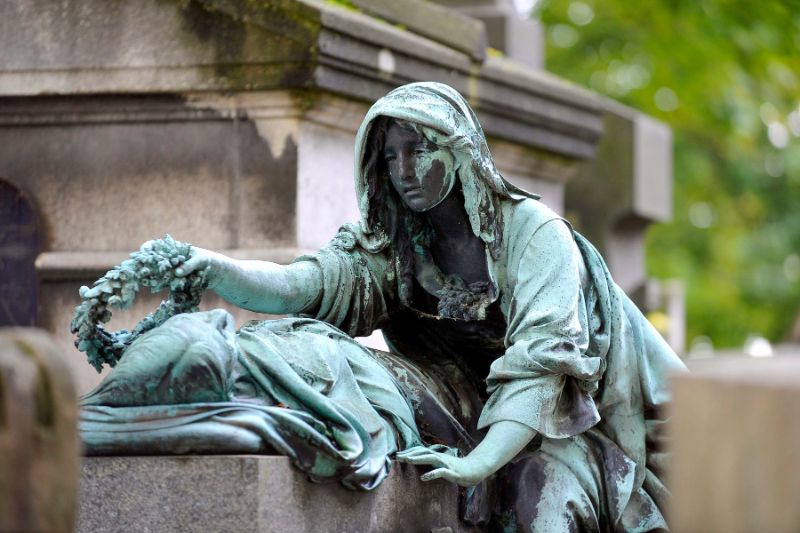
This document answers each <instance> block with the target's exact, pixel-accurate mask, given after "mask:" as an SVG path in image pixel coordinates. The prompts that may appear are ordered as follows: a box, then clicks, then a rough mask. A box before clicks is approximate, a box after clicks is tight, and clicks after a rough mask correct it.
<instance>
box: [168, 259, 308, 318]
mask: <svg viewBox="0 0 800 533" xmlns="http://www.w3.org/2000/svg"><path fill="white" fill-rule="evenodd" d="M200 269H207V270H206V280H207V281H208V287H209V288H210V289H212V290H213V291H214V292H216V293H217V294H219V295H220V296H222V297H223V298H224V299H225V300H227V301H228V302H230V303H232V304H234V305H236V306H238V307H241V308H243V309H248V310H250V311H256V312H259V313H270V314H291V313H299V312H301V311H304V310H306V309H308V308H309V307H311V306H313V305H314V304H315V303H316V302H317V300H318V299H319V297H320V292H321V290H322V272H321V271H320V269H319V267H318V266H317V265H316V264H315V263H313V262H312V261H299V262H297V263H292V264H290V265H278V264H275V263H270V262H269V261H245V260H238V259H232V258H230V257H227V256H225V255H223V254H220V253H217V252H212V251H211V250H206V249H203V248H198V247H196V246H193V247H192V257H191V258H189V259H188V260H187V261H186V262H185V263H184V264H183V265H182V266H180V267H179V268H177V269H176V270H175V273H176V274H177V275H178V276H185V275H187V274H189V273H190V272H193V271H195V270H200Z"/></svg>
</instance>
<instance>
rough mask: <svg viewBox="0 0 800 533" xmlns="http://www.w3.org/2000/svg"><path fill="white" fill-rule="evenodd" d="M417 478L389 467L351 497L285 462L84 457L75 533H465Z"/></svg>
mask: <svg viewBox="0 0 800 533" xmlns="http://www.w3.org/2000/svg"><path fill="white" fill-rule="evenodd" d="M420 475H421V471H419V470H417V468H416V467H413V466H410V465H399V464H397V463H395V464H393V465H392V472H391V474H390V476H389V477H388V478H387V479H386V480H384V482H383V483H382V484H381V485H380V486H379V487H378V488H376V489H375V490H373V491H369V492H364V491H358V492H356V491H350V490H347V489H345V488H344V487H342V486H341V485H339V484H324V485H319V484H314V483H311V482H310V481H308V480H307V479H306V478H305V476H304V475H303V474H302V473H301V472H300V471H299V470H297V469H296V468H294V467H292V465H291V464H290V462H289V459H287V458H286V457H271V456H269V457H265V456H232V455H220V456H178V457H91V458H85V459H84V463H83V475H82V478H81V489H80V490H81V497H80V501H81V506H80V512H79V520H78V528H77V531H79V532H81V533H84V532H85V533H88V532H111V531H183V532H192V531H197V532H207V531H215V532H227V531H230V532H236V533H248V532H271V531H274V532H281V533H284V532H309V533H311V532H313V533H324V532H344V531H359V532H369V531H393V532H404V531H408V532H428V531H431V530H436V529H437V528H445V529H443V531H452V532H457V531H473V530H474V529H472V528H468V527H466V526H465V525H464V524H462V523H461V522H460V520H459V519H458V506H459V489H458V487H456V486H455V485H453V484H450V483H448V482H446V481H442V480H437V481H432V482H428V483H422V482H421V481H419V476H420ZM446 528H450V529H449V530H448V529H446ZM440 530H441V529H440Z"/></svg>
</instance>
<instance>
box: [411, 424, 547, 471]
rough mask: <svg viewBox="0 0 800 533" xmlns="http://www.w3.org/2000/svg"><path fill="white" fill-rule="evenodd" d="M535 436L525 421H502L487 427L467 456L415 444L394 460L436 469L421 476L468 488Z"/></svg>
mask: <svg viewBox="0 0 800 533" xmlns="http://www.w3.org/2000/svg"><path fill="white" fill-rule="evenodd" d="M535 436H536V431H535V430H533V429H531V428H529V427H528V426H526V425H525V424H520V423H519V422H514V421H512V420H501V421H499V422H495V423H494V424H492V425H491V426H490V427H489V431H488V432H487V433H486V437H484V439H483V440H482V441H481V443H480V444H478V446H476V447H475V449H474V450H472V451H471V452H470V453H469V455H467V456H466V457H454V456H452V455H449V454H446V453H440V452H436V451H433V450H430V449H428V448H426V447H425V446H416V447H414V448H409V449H407V450H404V451H402V452H399V453H398V454H397V460H398V461H400V462H403V463H411V464H414V465H430V466H432V467H434V468H435V470H431V471H430V472H428V473H427V474H424V475H423V476H422V477H421V478H420V479H422V481H430V480H432V479H438V478H442V479H446V480H448V481H451V482H453V483H457V484H458V485H461V486H462V487H471V486H474V485H477V484H478V483H480V482H481V481H482V480H483V479H485V478H487V477H489V476H491V475H492V474H494V473H495V472H497V471H498V470H499V469H500V468H501V467H503V466H504V465H505V464H506V463H508V462H509V461H510V460H511V459H513V458H514V457H515V456H516V455H517V454H518V453H519V452H521V451H522V449H523V448H525V446H527V445H528V443H529V442H530V441H531V440H532V439H533V437H535Z"/></svg>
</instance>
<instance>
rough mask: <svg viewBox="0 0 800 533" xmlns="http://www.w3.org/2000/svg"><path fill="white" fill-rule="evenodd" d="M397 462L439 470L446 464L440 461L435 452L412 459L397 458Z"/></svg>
mask: <svg viewBox="0 0 800 533" xmlns="http://www.w3.org/2000/svg"><path fill="white" fill-rule="evenodd" d="M398 461H400V462H403V463H408V464H412V465H418V466H419V465H429V466H433V467H436V468H441V467H445V466H447V463H445V462H444V461H442V459H441V458H440V457H439V456H438V455H436V453H435V452H430V453H427V454H421V455H415V456H413V457H403V458H398Z"/></svg>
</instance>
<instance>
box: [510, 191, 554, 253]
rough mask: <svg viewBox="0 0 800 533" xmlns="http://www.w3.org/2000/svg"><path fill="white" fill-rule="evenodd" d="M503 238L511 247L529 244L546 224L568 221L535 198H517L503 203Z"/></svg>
mask: <svg viewBox="0 0 800 533" xmlns="http://www.w3.org/2000/svg"><path fill="white" fill-rule="evenodd" d="M503 204H504V205H503V224H504V231H503V236H504V238H505V239H506V242H507V243H508V245H509V246H520V245H524V244H525V243H527V242H528V241H529V240H530V238H531V236H532V235H533V234H535V233H536V231H537V230H538V229H539V228H541V227H542V226H543V225H544V224H546V223H548V222H550V221H552V220H561V221H564V222H565V223H566V224H567V225H569V223H568V222H566V220H565V219H564V218H563V217H562V216H561V215H559V214H558V213H556V212H555V211H553V210H552V209H550V208H549V207H547V206H546V205H545V204H544V203H542V202H540V201H539V200H534V199H533V198H515V199H513V200H509V201H505V202H504V203H503Z"/></svg>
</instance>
